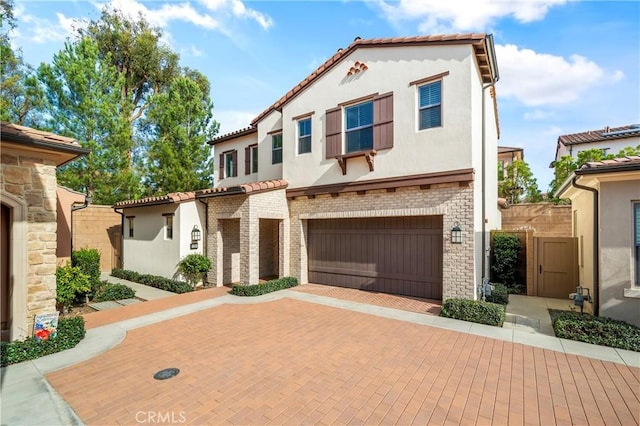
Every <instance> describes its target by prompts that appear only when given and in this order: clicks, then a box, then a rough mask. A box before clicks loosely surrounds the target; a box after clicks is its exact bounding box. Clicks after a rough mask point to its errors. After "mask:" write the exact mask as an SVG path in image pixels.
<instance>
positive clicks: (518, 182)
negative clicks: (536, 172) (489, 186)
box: [498, 160, 542, 204]
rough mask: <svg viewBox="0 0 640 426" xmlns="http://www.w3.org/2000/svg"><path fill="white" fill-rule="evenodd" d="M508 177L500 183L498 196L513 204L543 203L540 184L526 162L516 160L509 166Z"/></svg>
mask: <svg viewBox="0 0 640 426" xmlns="http://www.w3.org/2000/svg"><path fill="white" fill-rule="evenodd" d="M506 170H507V176H506V177H505V178H504V179H502V180H500V181H499V182H498V195H499V196H500V197H502V198H505V199H506V200H507V201H509V203H511V204H518V203H537V202H539V201H542V195H541V194H540V190H539V189H538V182H537V180H536V179H535V178H534V177H533V172H531V169H530V168H529V165H528V164H527V163H526V162H525V161H524V160H514V161H513V163H511V164H509V165H508V166H507V169H506Z"/></svg>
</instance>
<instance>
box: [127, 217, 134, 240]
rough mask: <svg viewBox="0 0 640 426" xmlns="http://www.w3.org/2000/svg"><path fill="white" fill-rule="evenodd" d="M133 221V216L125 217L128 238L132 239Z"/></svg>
mask: <svg viewBox="0 0 640 426" xmlns="http://www.w3.org/2000/svg"><path fill="white" fill-rule="evenodd" d="M133 219H135V216H127V225H128V227H129V238H133Z"/></svg>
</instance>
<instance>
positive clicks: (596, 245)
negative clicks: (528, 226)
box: [571, 176, 600, 316]
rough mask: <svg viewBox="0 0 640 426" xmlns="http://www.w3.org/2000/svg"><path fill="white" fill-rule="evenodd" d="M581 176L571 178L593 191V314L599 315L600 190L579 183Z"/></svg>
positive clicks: (577, 185) (583, 187)
mask: <svg viewBox="0 0 640 426" xmlns="http://www.w3.org/2000/svg"><path fill="white" fill-rule="evenodd" d="M578 177H579V176H574V177H573V179H571V185H572V186H573V187H575V188H578V189H583V190H585V191H589V192H592V193H593V293H594V294H593V295H594V302H593V315H595V316H599V313H600V233H599V232H598V231H599V226H598V225H599V222H600V213H599V210H598V205H599V202H598V190H597V189H595V188H591V187H589V186H584V185H580V184H578V183H577V181H578Z"/></svg>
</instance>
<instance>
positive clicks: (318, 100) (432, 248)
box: [124, 34, 500, 299]
mask: <svg viewBox="0 0 640 426" xmlns="http://www.w3.org/2000/svg"><path fill="white" fill-rule="evenodd" d="M497 79H498V70H497V64H496V59H495V54H494V44H493V38H492V36H491V35H484V34H467V35H462V34H458V35H450V36H419V37H411V38H387V39H372V40H363V39H360V38H356V40H355V41H354V42H353V43H351V44H350V45H349V46H348V47H347V48H345V49H339V50H338V51H337V52H336V53H335V54H334V55H333V56H332V57H331V58H329V59H328V60H327V61H326V62H325V63H324V64H322V65H321V66H320V67H319V68H318V69H316V70H315V71H313V72H312V73H311V74H310V75H309V76H308V77H307V78H305V79H304V80H303V81H302V82H300V83H299V84H297V85H296V86H295V87H294V88H293V89H292V90H290V91H289V92H287V93H286V94H285V95H284V96H283V97H282V98H280V99H279V100H278V101H277V102H275V103H274V104H273V105H271V106H269V107H268V108H266V109H265V111H264V112H262V113H261V114H259V115H258V116H257V117H256V118H255V119H254V120H253V122H252V123H251V126H250V127H248V128H246V129H243V130H239V131H237V132H233V133H230V134H227V135H223V136H220V137H217V138H215V139H213V140H212V141H211V142H210V144H211V145H212V146H213V148H214V158H215V159H216V161H218V165H217V167H216V168H215V170H216V172H215V173H216V175H215V176H214V177H215V179H214V182H215V186H214V188H212V189H208V190H204V191H198V192H197V193H196V197H197V198H198V199H201V200H202V201H203V202H206V203H207V205H208V238H207V254H208V256H209V257H210V258H211V259H212V260H213V264H214V268H213V270H212V272H211V273H210V275H209V282H210V283H215V284H216V285H222V284H226V283H230V282H242V283H256V282H258V279H259V278H262V277H266V276H272V275H279V276H283V275H292V276H295V277H297V278H298V279H299V280H300V282H302V283H306V282H314V283H320V284H331V285H338V286H346V287H354V288H362V289H367V290H374V291H380V292H389V293H396V294H403V295H408V296H419V297H427V298H433V299H441V298H449V297H465V298H472V299H473V298H475V297H477V287H478V286H479V285H480V284H481V282H482V278H483V276H486V275H487V268H488V263H487V258H486V251H485V248H486V247H487V244H488V236H489V232H488V231H489V230H490V229H499V228H500V212H499V209H498V197H497V186H498V185H497V168H496V159H497V139H498V136H499V128H498V117H497V103H496V99H495V91H494V89H493V85H494V84H495V82H496V81H497ZM483 117H484V120H483ZM127 214H129V213H127ZM458 230H460V233H461V239H460V241H459V242H458V240H457V237H458V234H457V232H458ZM453 234H455V235H453ZM125 235H126V227H125ZM483 237H484V241H483ZM454 240H455V241H454ZM125 242H126V238H125ZM124 256H125V264H127V256H128V249H127V248H125V253H124Z"/></svg>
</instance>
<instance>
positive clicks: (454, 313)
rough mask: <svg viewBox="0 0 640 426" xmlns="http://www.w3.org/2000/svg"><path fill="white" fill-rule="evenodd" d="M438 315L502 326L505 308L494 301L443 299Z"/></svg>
mask: <svg viewBox="0 0 640 426" xmlns="http://www.w3.org/2000/svg"><path fill="white" fill-rule="evenodd" d="M440 316H442V317H447V318H454V319H459V320H463V321H470V322H476V323H479V324H487V325H495V326H496V327H502V323H504V316H505V310H504V306H502V305H498V304H496V303H491V302H483V301H481V300H469V299H457V298H456V299H447V300H445V301H444V303H443V304H442V310H441V311H440Z"/></svg>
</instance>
